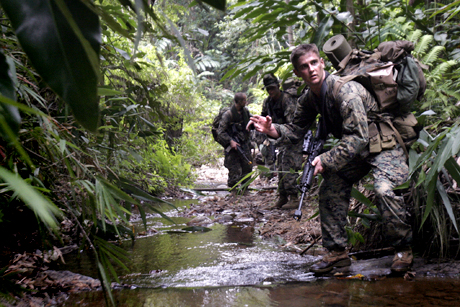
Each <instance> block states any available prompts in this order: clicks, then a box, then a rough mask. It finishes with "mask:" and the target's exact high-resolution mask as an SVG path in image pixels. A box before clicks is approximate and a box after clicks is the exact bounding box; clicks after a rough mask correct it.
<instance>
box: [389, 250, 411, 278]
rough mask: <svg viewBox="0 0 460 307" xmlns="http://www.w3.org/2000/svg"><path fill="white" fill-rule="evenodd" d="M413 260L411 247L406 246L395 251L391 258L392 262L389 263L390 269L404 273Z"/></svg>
mask: <svg viewBox="0 0 460 307" xmlns="http://www.w3.org/2000/svg"><path fill="white" fill-rule="evenodd" d="M413 260H414V256H413V255H412V248H410V247H406V248H404V249H402V250H399V251H396V252H395V256H394V258H393V264H392V265H391V271H392V272H394V273H405V272H407V271H408V270H409V269H410V268H411V266H412V261H413Z"/></svg>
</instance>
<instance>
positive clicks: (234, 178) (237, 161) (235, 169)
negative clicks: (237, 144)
mask: <svg viewBox="0 0 460 307" xmlns="http://www.w3.org/2000/svg"><path fill="white" fill-rule="evenodd" d="M245 155H246V157H247V158H248V159H249V160H251V161H252V156H251V152H250V151H249V150H246V151H245ZM224 166H225V167H226V168H227V169H228V180H227V186H228V187H230V188H231V187H233V186H234V185H235V184H237V183H238V182H239V181H240V180H241V179H242V178H243V177H244V176H246V175H247V174H249V173H250V172H251V171H252V164H249V163H248V162H247V161H246V160H245V159H244V158H243V157H242V156H241V154H240V153H238V152H237V151H236V150H235V149H231V150H230V151H229V152H226V153H225V160H224ZM247 180H249V178H248V179H247ZM247 180H245V182H246V181H247Z"/></svg>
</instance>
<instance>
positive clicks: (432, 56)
mask: <svg viewBox="0 0 460 307" xmlns="http://www.w3.org/2000/svg"><path fill="white" fill-rule="evenodd" d="M445 49H446V48H444V47H443V46H435V47H434V48H432V49H431V50H430V52H429V53H428V54H427V55H426V56H425V57H424V58H423V60H422V62H423V63H424V64H426V65H430V64H431V63H433V62H435V61H436V60H437V59H438V58H439V54H440V53H441V52H443V51H444V50H445Z"/></svg>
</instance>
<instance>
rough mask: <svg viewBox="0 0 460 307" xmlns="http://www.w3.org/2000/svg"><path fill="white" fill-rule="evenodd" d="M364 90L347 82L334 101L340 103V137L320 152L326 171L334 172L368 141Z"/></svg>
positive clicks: (363, 147) (364, 146)
mask: <svg viewBox="0 0 460 307" xmlns="http://www.w3.org/2000/svg"><path fill="white" fill-rule="evenodd" d="M362 90H364V88H363V87H359V86H357V83H355V82H348V83H346V84H345V85H343V87H342V88H341V89H340V92H339V94H338V95H337V97H336V100H335V103H340V115H341V117H342V119H343V122H342V138H341V139H340V141H339V143H338V144H337V145H336V146H335V147H333V148H332V149H331V150H330V151H328V152H325V153H323V154H321V156H320V158H321V164H322V166H323V167H324V169H325V170H326V171H332V172H336V171H338V170H340V169H341V168H342V167H344V166H345V165H346V164H347V163H348V162H350V161H351V160H352V159H353V158H355V157H356V156H358V155H360V153H361V152H362V151H363V150H364V149H365V148H366V146H367V144H368V143H369V130H368V123H367V113H366V109H365V106H364V102H363V98H362V96H361V95H360V94H359V93H360V91H362Z"/></svg>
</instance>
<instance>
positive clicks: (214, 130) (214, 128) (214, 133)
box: [211, 107, 230, 146]
mask: <svg viewBox="0 0 460 307" xmlns="http://www.w3.org/2000/svg"><path fill="white" fill-rule="evenodd" d="M228 110H230V107H223V108H221V109H220V110H219V113H218V114H217V115H216V116H215V117H214V119H213V121H212V125H211V133H212V137H213V139H214V141H216V142H217V143H219V144H220V145H222V146H225V145H224V144H222V143H221V141H220V140H219V135H218V134H217V129H219V123H220V121H221V119H222V116H223V115H224V113H225V112H227V111H228Z"/></svg>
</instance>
